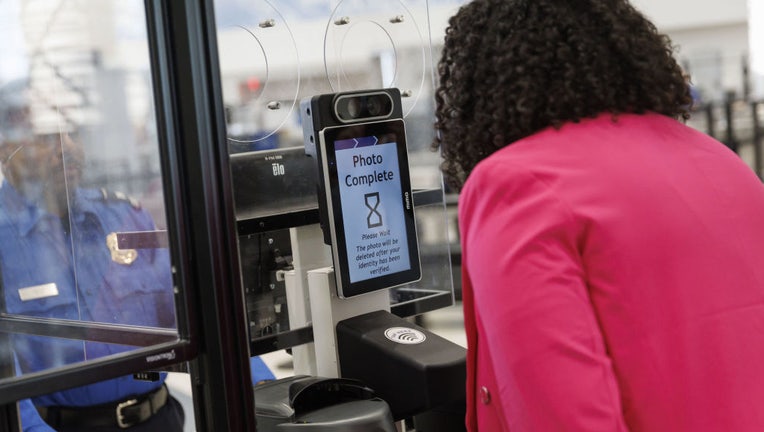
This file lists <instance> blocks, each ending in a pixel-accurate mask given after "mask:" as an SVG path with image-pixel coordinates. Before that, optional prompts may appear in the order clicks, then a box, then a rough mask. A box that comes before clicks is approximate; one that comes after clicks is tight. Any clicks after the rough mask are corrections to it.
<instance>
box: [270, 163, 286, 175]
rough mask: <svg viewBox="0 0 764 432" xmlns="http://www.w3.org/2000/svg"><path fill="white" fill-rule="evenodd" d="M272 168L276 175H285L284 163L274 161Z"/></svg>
mask: <svg viewBox="0 0 764 432" xmlns="http://www.w3.org/2000/svg"><path fill="white" fill-rule="evenodd" d="M271 168H272V169H273V175H274V176H282V175H284V172H285V170H284V164H280V163H272V164H271Z"/></svg>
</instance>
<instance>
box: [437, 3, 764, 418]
mask: <svg viewBox="0 0 764 432" xmlns="http://www.w3.org/2000/svg"><path fill="white" fill-rule="evenodd" d="M439 75H440V83H439V87H438V90H437V93H436V102H437V109H436V129H437V131H438V137H437V139H436V141H435V143H434V147H435V148H437V149H439V150H440V151H441V152H442V156H443V158H444V161H443V171H444V173H445V174H446V176H447V178H448V179H449V182H450V184H451V185H452V186H453V187H454V188H456V190H460V191H461V194H460V198H459V223H460V230H461V241H462V271H463V274H462V295H463V302H464V304H463V306H464V314H465V327H466V331H467V341H468V362H467V364H468V383H467V394H468V405H467V426H468V429H469V430H471V431H475V430H480V431H489V432H492V431H500V430H509V431H512V432H518V431H533V432H538V431H541V432H545V431H550V432H558V431H586V432H593V431H626V430H630V431H650V432H660V431H671V432H677V431H736V432H747V431H762V430H764V409H762V405H763V404H764V367H762V364H761V361H762V359H764V265H763V263H764V186H762V184H761V181H760V180H759V179H758V178H757V176H756V175H755V174H754V173H753V172H752V170H751V169H750V168H749V167H748V166H747V165H746V164H745V163H743V162H742V161H741V160H740V158H738V157H737V155H735V154H734V153H733V152H732V151H730V150H729V149H728V148H726V147H725V146H724V145H722V144H721V143H719V142H718V141H715V140H714V139H712V138H710V137H708V136H706V135H704V134H702V133H700V132H698V131H695V130H693V129H691V128H689V127H687V126H685V125H684V124H683V120H685V119H687V118H688V116H689V109H690V104H691V98H690V92H689V87H688V82H687V79H686V77H685V76H683V73H682V70H681V68H680V67H679V66H678V65H677V63H676V61H675V59H674V58H673V48H672V46H671V44H670V41H669V39H668V38H667V37H666V36H664V35H662V34H660V33H659V32H658V31H657V30H656V28H655V26H654V25H653V24H652V23H651V22H650V21H649V20H648V19H646V18H645V17H644V16H643V15H642V14H641V13H639V12H638V11H637V10H635V8H634V7H633V6H631V5H630V4H629V3H628V2H627V1H626V0H565V1H560V0H474V1H472V2H470V3H469V4H467V5H465V6H463V7H462V8H461V9H460V10H459V12H458V13H457V14H456V15H455V16H454V17H452V18H451V20H450V21H449V27H448V29H447V31H446V38H445V46H444V51H443V54H442V59H441V61H440V64H439Z"/></svg>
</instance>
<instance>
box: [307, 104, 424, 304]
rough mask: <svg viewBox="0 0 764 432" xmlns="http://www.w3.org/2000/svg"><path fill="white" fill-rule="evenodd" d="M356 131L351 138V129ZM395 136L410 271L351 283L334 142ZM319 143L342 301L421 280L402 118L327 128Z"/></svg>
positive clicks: (334, 257)
mask: <svg viewBox="0 0 764 432" xmlns="http://www.w3.org/2000/svg"><path fill="white" fill-rule="evenodd" d="M353 129H357V130H358V132H355V131H353V133H352V135H348V130H353ZM341 134H342V137H341V138H340V135H341ZM382 134H394V135H395V143H396V150H397V152H396V154H397V162H398V169H399V171H400V174H399V176H400V183H401V200H402V207H403V216H404V221H405V236H406V240H407V243H408V250H409V269H408V270H403V271H399V272H395V273H390V274H386V275H383V276H378V277H372V278H369V279H364V280H360V281H357V282H351V281H350V271H349V265H350V264H351V263H350V257H349V256H348V253H347V240H346V238H345V226H344V223H343V219H342V199H341V197H340V183H339V181H340V179H339V176H338V173H337V157H336V149H335V146H334V143H335V141H337V140H338V138H340V139H347V138H349V137H365V136H372V135H374V136H379V135H382ZM319 144H320V151H321V160H322V171H323V173H322V175H323V176H324V184H325V185H326V188H327V191H326V204H327V208H328V216H329V230H330V234H331V240H332V245H333V246H334V247H333V248H332V258H333V260H334V272H335V279H336V281H337V295H338V296H339V297H341V298H347V297H353V296H357V295H360V294H365V293H369V292H372V291H377V290H381V289H387V288H393V287H396V286H400V285H405V284H407V283H411V282H416V281H418V280H419V279H420V278H421V277H422V270H421V263H420V259H419V245H418V243H419V242H418V240H417V233H416V219H415V217H414V201H413V195H412V191H411V178H410V171H409V163H408V151H407V147H406V130H405V124H404V122H403V120H402V119H392V120H384V121H378V122H370V123H355V124H350V125H342V126H335V127H327V128H325V129H323V130H321V131H320V133H319Z"/></svg>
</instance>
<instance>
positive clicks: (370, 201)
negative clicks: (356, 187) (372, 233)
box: [363, 192, 382, 228]
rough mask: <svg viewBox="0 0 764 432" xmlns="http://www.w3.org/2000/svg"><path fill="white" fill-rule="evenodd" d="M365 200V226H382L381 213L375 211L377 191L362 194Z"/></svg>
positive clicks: (377, 204) (377, 201) (377, 205)
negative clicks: (366, 209)
mask: <svg viewBox="0 0 764 432" xmlns="http://www.w3.org/2000/svg"><path fill="white" fill-rule="evenodd" d="M363 199H364V201H366V207H368V208H369V210H370V211H369V215H368V216H366V226H368V227H369V228H376V227H378V226H382V214H381V213H380V212H378V211H377V207H379V192H372V193H367V194H365V195H364V196H363Z"/></svg>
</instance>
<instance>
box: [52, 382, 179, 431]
mask: <svg viewBox="0 0 764 432" xmlns="http://www.w3.org/2000/svg"><path fill="white" fill-rule="evenodd" d="M168 397H169V394H168V392H167V387H165V386H164V385H162V386H161V387H159V388H158V389H156V390H155V391H153V392H151V393H147V394H145V395H140V396H135V397H132V398H130V399H127V400H124V401H121V402H111V403H108V404H102V405H96V406H89V407H63V406H48V407H43V406H41V407H37V411H39V412H40V416H42V418H43V419H44V420H45V421H46V422H47V423H48V424H49V425H51V427H54V428H55V427H83V428H86V427H104V426H107V427H108V426H111V427H119V428H122V429H127V428H129V427H131V426H134V425H137V424H138V423H143V422H145V421H146V420H148V419H149V418H151V416H153V415H154V414H156V413H157V411H159V410H160V409H161V408H162V407H163V406H165V404H166V403H167V399H168Z"/></svg>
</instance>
